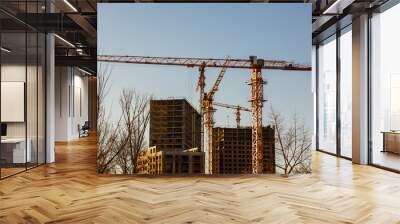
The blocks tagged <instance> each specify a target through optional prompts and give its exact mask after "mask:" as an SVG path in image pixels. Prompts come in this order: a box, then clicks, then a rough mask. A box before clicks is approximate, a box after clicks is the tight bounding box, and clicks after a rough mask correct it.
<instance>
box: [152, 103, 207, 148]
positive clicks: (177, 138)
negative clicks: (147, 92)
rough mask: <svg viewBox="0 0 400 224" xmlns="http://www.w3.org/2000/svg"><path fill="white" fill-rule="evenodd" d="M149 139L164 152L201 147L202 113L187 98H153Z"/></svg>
mask: <svg viewBox="0 0 400 224" xmlns="http://www.w3.org/2000/svg"><path fill="white" fill-rule="evenodd" d="M149 139H150V140H149V143H150V144H149V145H150V146H157V150H159V151H163V152H168V151H177V152H179V151H184V150H186V149H190V148H200V146H201V142H200V141H201V118H200V114H199V113H198V112H197V111H196V109H194V108H193V107H192V105H191V104H190V103H189V102H188V101H187V100H185V99H165V100H151V101H150V135H149Z"/></svg>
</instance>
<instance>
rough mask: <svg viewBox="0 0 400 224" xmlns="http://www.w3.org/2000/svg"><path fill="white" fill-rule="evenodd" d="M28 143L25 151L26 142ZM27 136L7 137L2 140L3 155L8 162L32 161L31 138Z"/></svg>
mask: <svg viewBox="0 0 400 224" xmlns="http://www.w3.org/2000/svg"><path fill="white" fill-rule="evenodd" d="M26 142H27V143H28V144H27V146H28V147H26V151H25V144H26ZM26 142H25V138H6V139H2V140H1V157H2V159H4V160H5V162H6V163H14V164H19V163H26V162H31V160H32V152H31V145H32V141H31V139H29V138H28V139H26Z"/></svg>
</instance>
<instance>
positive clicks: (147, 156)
mask: <svg viewBox="0 0 400 224" xmlns="http://www.w3.org/2000/svg"><path fill="white" fill-rule="evenodd" d="M137 173H139V174H184V175H185V174H188V175H191V174H202V173H204V152H200V151H198V149H197V148H194V149H189V150H185V151H181V152H177V151H158V150H157V148H156V147H155V146H153V147H149V148H147V149H145V150H143V151H142V152H141V153H140V155H139V160H138V167H137Z"/></svg>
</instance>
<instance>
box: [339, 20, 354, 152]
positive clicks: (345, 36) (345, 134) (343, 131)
mask: <svg viewBox="0 0 400 224" xmlns="http://www.w3.org/2000/svg"><path fill="white" fill-rule="evenodd" d="M351 48H352V34H351V26H348V27H347V28H345V29H344V30H342V31H341V35H340V155H341V156H344V157H348V158H351V157H352V148H351V142H352V137H351V136H352V125H351V124H352V96H353V95H352V49H351Z"/></svg>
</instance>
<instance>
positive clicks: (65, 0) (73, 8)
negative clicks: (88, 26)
mask: <svg viewBox="0 0 400 224" xmlns="http://www.w3.org/2000/svg"><path fill="white" fill-rule="evenodd" d="M64 3H65V4H67V5H68V6H69V7H70V8H71V9H72V10H73V11H74V12H78V10H77V9H76V8H75V6H73V5H72V4H71V3H70V2H69V1H68V0H64Z"/></svg>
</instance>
